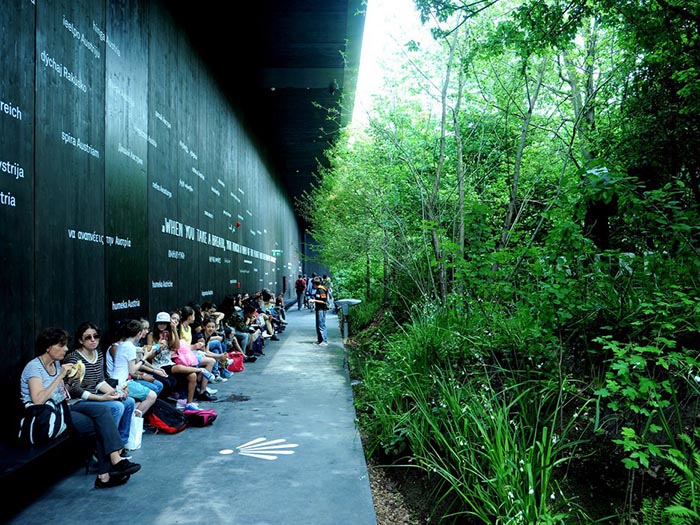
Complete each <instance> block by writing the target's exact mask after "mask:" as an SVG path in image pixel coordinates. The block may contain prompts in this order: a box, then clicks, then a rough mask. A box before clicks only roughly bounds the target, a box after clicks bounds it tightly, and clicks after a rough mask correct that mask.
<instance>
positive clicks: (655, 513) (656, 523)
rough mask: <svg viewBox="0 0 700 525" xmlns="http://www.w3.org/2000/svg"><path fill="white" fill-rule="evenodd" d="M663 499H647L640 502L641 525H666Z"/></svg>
mask: <svg viewBox="0 0 700 525" xmlns="http://www.w3.org/2000/svg"><path fill="white" fill-rule="evenodd" d="M667 523H668V521H667V520H666V517H665V516H664V500H663V498H654V499H651V498H647V499H645V500H644V501H643V502H642V525H666V524H667Z"/></svg>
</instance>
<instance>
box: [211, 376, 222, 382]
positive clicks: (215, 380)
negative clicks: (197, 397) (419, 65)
mask: <svg viewBox="0 0 700 525" xmlns="http://www.w3.org/2000/svg"><path fill="white" fill-rule="evenodd" d="M209 382H210V383H221V376H214V379H211V380H210V381H209Z"/></svg>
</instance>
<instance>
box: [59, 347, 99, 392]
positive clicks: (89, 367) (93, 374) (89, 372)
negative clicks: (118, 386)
mask: <svg viewBox="0 0 700 525" xmlns="http://www.w3.org/2000/svg"><path fill="white" fill-rule="evenodd" d="M79 360H80V361H82V362H83V364H84V365H85V377H84V378H83V381H82V383H78V382H77V381H73V383H69V384H68V391H69V392H70V396H71V398H73V399H87V398H88V396H89V395H90V394H96V395H101V392H99V391H98V390H97V387H98V385H99V384H100V383H103V382H104V380H105V362H104V356H103V355H102V352H101V351H100V350H99V349H97V350H96V351H95V359H94V361H92V362H91V361H89V360H88V358H87V357H85V355H83V353H82V352H81V351H80V350H73V351H72V352H70V353H69V354H68V355H67V356H66V358H65V359H64V361H63V362H64V363H73V364H75V363H77V362H78V361H79Z"/></svg>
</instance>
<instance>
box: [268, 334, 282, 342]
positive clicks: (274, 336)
mask: <svg viewBox="0 0 700 525" xmlns="http://www.w3.org/2000/svg"><path fill="white" fill-rule="evenodd" d="M279 340H280V338H279V337H277V336H276V335H273V336H272V337H270V341H279Z"/></svg>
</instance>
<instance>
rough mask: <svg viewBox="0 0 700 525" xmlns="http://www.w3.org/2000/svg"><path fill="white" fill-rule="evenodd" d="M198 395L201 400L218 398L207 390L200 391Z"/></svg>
mask: <svg viewBox="0 0 700 525" xmlns="http://www.w3.org/2000/svg"><path fill="white" fill-rule="evenodd" d="M196 397H197V399H198V400H199V401H216V398H215V397H214V396H212V395H211V394H210V393H209V392H206V391H204V392H199V393H198V394H196Z"/></svg>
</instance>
